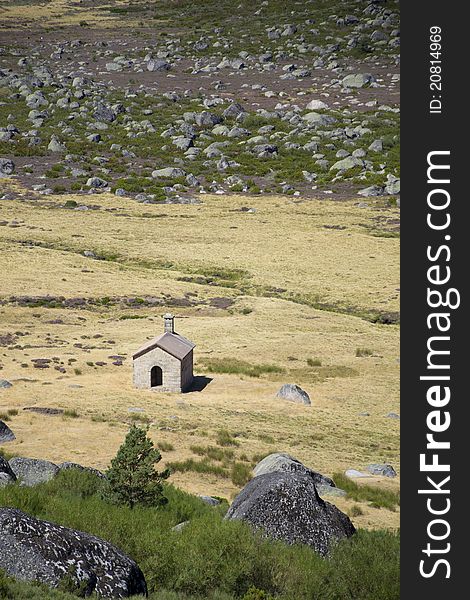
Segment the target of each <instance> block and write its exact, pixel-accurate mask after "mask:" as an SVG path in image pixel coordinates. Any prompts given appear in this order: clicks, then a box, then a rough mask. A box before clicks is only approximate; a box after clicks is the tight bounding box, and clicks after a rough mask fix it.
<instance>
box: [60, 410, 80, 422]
mask: <svg viewBox="0 0 470 600" xmlns="http://www.w3.org/2000/svg"><path fill="white" fill-rule="evenodd" d="M63 416H64V417H69V418H70V419H77V418H78V417H79V416H80V415H79V414H78V412H77V411H76V410H75V409H74V408H67V409H65V410H64V412H63Z"/></svg>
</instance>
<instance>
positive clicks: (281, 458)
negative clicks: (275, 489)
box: [253, 452, 335, 487]
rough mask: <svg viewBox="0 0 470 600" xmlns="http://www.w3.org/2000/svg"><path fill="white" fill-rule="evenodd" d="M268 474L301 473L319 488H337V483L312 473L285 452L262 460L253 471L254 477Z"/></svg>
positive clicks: (270, 455)
mask: <svg viewBox="0 0 470 600" xmlns="http://www.w3.org/2000/svg"><path fill="white" fill-rule="evenodd" d="M266 473H299V474H300V475H308V476H309V477H311V478H312V480H313V483H314V484H315V485H316V486H317V487H318V486H322V485H328V486H331V487H335V482H334V481H333V480H332V479H330V478H329V477H325V475H322V474H321V473H317V472H316V471H312V469H309V468H308V467H306V466H305V465H304V464H302V463H301V462H300V460H297V459H296V458H294V457H293V456H290V454H286V453H284V452H275V453H273V454H269V456H266V457H265V458H263V460H261V461H260V462H259V463H258V464H257V465H256V467H255V468H254V469H253V475H254V476H255V477H258V476H259V475H265V474H266Z"/></svg>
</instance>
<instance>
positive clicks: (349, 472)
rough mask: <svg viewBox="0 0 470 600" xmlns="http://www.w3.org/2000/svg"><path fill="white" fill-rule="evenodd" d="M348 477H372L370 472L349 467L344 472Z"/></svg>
mask: <svg viewBox="0 0 470 600" xmlns="http://www.w3.org/2000/svg"><path fill="white" fill-rule="evenodd" d="M344 474H345V475H346V477H349V479H360V478H362V477H370V475H369V473H363V472H362V471H358V470H357V469H348V470H347V471H345V472H344Z"/></svg>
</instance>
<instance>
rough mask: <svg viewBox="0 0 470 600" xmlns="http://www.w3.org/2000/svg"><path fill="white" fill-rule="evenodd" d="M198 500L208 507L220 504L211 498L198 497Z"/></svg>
mask: <svg viewBox="0 0 470 600" xmlns="http://www.w3.org/2000/svg"><path fill="white" fill-rule="evenodd" d="M199 498H200V499H201V500H202V501H203V502H204V504H208V505H209V506H218V505H219V504H220V500H217V498H212V496H199Z"/></svg>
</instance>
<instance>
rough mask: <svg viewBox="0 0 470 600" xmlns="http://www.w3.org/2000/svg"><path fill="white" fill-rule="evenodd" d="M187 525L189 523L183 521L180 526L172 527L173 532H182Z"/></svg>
mask: <svg viewBox="0 0 470 600" xmlns="http://www.w3.org/2000/svg"><path fill="white" fill-rule="evenodd" d="M186 525H189V521H182V522H181V523H178V525H175V526H174V527H172V528H171V531H182V530H183V529H184V528H185V527H186Z"/></svg>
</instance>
